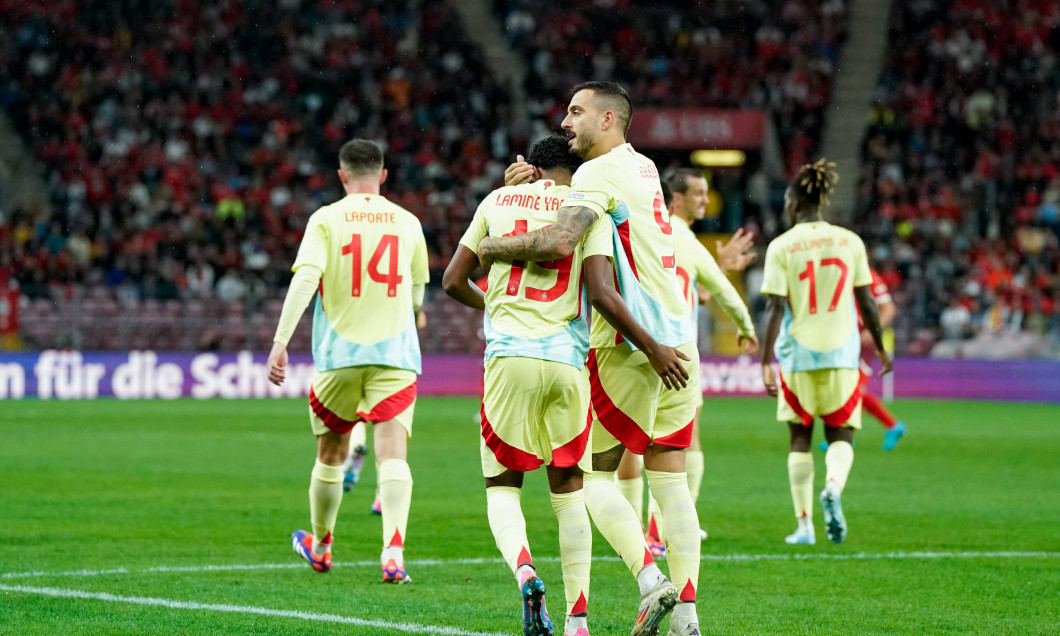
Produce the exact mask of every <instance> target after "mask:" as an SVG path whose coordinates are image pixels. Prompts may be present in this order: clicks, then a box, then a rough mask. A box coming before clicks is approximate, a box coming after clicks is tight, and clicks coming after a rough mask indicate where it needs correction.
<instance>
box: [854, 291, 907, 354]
mask: <svg viewBox="0 0 1060 636" xmlns="http://www.w3.org/2000/svg"><path fill="white" fill-rule="evenodd" d="M890 298H891V296H890V294H888V295H887V296H884V298H883V299H882V300H881V299H880V298H879V297H877V296H875V295H874V296H873V300H875V301H876V306H877V307H879V308H880V326H881V327H884V328H886V327H887V326H888V325H890V324H891V321H893V320H894V317H895V316H896V315H898V309H897V308H896V307H895V306H894V301H893V300H890ZM874 345H875V343H873V341H872V334H871V333H869V330H868V329H862V330H861V346H862V347H872V346H874Z"/></svg>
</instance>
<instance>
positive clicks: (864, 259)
mask: <svg viewBox="0 0 1060 636" xmlns="http://www.w3.org/2000/svg"><path fill="white" fill-rule="evenodd" d="M850 243H851V251H852V252H853V256H854V287H864V286H866V285H871V284H872V270H871V269H870V268H869V257H868V255H867V254H866V253H865V243H864V241H862V240H861V237H859V236H857V235H854V236H853V238H852V239H851V242H850Z"/></svg>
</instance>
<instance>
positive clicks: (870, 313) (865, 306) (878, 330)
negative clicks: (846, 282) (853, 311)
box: [854, 285, 893, 375]
mask: <svg viewBox="0 0 1060 636" xmlns="http://www.w3.org/2000/svg"><path fill="white" fill-rule="evenodd" d="M854 300H855V301H856V302H857V304H858V310H859V311H860V312H861V319H862V320H863V321H864V322H865V328H866V329H868V330H869V333H870V334H872V342H873V344H874V345H876V357H877V358H879V359H880V364H882V365H883V368H882V369H881V370H880V375H883V374H885V373H890V372H891V369H892V368H893V364H892V363H891V356H889V355H887V352H886V351H884V350H883V327H882V326H881V325H880V309H879V307H877V306H876V301H875V300H874V299H873V297H872V286H871V285H863V286H861V287H855V288H854Z"/></svg>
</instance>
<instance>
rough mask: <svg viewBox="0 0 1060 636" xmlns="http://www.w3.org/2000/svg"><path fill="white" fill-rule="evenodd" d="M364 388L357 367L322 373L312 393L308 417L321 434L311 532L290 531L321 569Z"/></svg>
mask: <svg viewBox="0 0 1060 636" xmlns="http://www.w3.org/2000/svg"><path fill="white" fill-rule="evenodd" d="M361 391H362V377H361V370H360V369H359V368H357V367H352V368H346V369H337V370H334V371H324V372H319V373H317V374H316V375H315V376H314V377H313V385H312V389H311V390H310V394H309V419H310V425H311V426H312V429H313V433H314V434H315V435H316V437H317V457H316V462H315V464H314V466H313V472H312V473H311V476H310V481H309V517H310V523H311V528H312V533H308V532H305V531H304V530H296V531H295V532H294V533H293V534H292V535H291V545H292V547H293V548H294V551H295V552H296V553H297V554H298V555H299V556H301V557H302V558H303V559H305V560H306V561H308V562H309V565H311V566H312V567H313V569H315V570H317V571H318V572H327V571H328V570H330V569H331V545H332V539H333V536H334V535H333V532H334V529H335V520H336V518H337V517H338V512H339V506H340V505H341V503H342V463H343V460H344V459H345V458H346V454H347V452H348V450H349V440H350V431H351V430H352V429H353V428H354V426H355V424H356V423H357V420H358V415H357V410H356V405H357V402H358V399H359V397H360V396H361Z"/></svg>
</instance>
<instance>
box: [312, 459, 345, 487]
mask: <svg viewBox="0 0 1060 636" xmlns="http://www.w3.org/2000/svg"><path fill="white" fill-rule="evenodd" d="M312 476H313V479H316V480H317V481H322V482H324V483H325V484H337V483H339V482H341V481H342V466H329V465H328V464H325V463H323V462H321V461H320V460H319V459H318V460H317V461H316V463H315V464H313V473H312Z"/></svg>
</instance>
